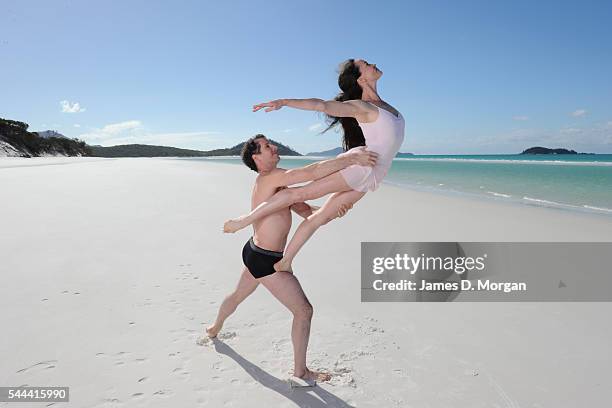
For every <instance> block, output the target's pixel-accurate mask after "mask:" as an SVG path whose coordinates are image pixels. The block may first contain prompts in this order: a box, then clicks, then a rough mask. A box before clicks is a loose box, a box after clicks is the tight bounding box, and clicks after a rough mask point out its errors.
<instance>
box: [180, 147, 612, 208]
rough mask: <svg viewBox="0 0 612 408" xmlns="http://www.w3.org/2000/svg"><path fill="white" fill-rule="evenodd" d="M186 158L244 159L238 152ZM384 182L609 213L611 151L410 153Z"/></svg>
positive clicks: (300, 161)
mask: <svg viewBox="0 0 612 408" xmlns="http://www.w3.org/2000/svg"><path fill="white" fill-rule="evenodd" d="M323 159H326V158H322V157H308V156H302V157H282V158H281V161H280V163H279V166H280V167H284V168H295V167H300V166H305V165H307V164H310V163H312V162H314V161H317V160H323ZM188 160H219V161H223V162H228V163H235V164H240V165H243V164H242V162H241V161H240V159H239V158H228V157H224V158H190V159H188ZM245 170H246V167H245ZM385 183H387V184H392V185H395V186H399V187H403V188H408V189H414V190H420V191H430V192H437V193H443V194H457V195H470V196H476V197H481V198H483V199H491V200H501V201H505V202H514V203H520V204H524V205H532V206H543V207H553V208H558V209H564V210H570V211H580V212H590V213H599V214H606V215H610V216H612V154H593V155H591V154H589V155H582V154H580V155H516V154H513V155H414V156H410V157H407V158H398V159H395V160H394V161H393V166H392V167H391V170H390V171H389V174H388V175H387V177H386V179H385Z"/></svg>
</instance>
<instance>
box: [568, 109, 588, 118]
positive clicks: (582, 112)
mask: <svg viewBox="0 0 612 408" xmlns="http://www.w3.org/2000/svg"><path fill="white" fill-rule="evenodd" d="M586 114H587V111H586V110H584V109H577V110H575V111H573V112H572V113H570V116H573V117H575V118H581V117H583V116H584V115H586Z"/></svg>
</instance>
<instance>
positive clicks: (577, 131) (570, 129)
mask: <svg viewBox="0 0 612 408" xmlns="http://www.w3.org/2000/svg"><path fill="white" fill-rule="evenodd" d="M583 131H584V129H579V128H563V129H561V130H559V132H561V133H568V134H572V133H581V132H583Z"/></svg>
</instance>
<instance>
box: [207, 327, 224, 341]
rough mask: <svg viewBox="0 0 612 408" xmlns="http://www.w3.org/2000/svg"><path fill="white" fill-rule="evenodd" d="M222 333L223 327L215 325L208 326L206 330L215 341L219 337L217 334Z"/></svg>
mask: <svg viewBox="0 0 612 408" xmlns="http://www.w3.org/2000/svg"><path fill="white" fill-rule="evenodd" d="M220 331H221V326H219V327H217V326H215V325H214V324H213V325H212V326H208V327H207V328H206V335H207V336H208V337H210V338H211V339H214V338H215V337H217V334H219V332H220Z"/></svg>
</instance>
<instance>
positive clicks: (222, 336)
mask: <svg viewBox="0 0 612 408" xmlns="http://www.w3.org/2000/svg"><path fill="white" fill-rule="evenodd" d="M234 338H236V332H221V333H219V334H217V339H219V340H222V341H227V340H232V339H234ZM196 344H197V345H198V346H211V345H212V344H213V339H211V338H210V337H208V336H207V335H205V334H204V335H202V336H201V337H199V338H198V339H197V340H196Z"/></svg>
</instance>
